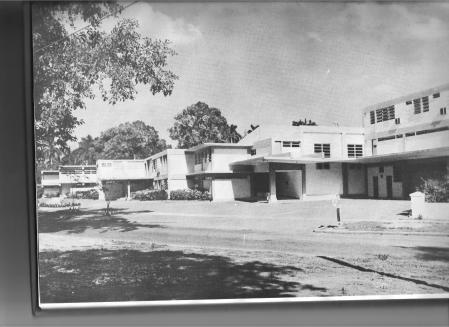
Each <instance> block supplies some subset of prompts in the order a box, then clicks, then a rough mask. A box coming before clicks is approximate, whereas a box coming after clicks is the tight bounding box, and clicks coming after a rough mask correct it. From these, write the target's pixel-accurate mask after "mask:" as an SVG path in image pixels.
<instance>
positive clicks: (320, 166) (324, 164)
mask: <svg viewBox="0 0 449 327" xmlns="http://www.w3.org/2000/svg"><path fill="white" fill-rule="evenodd" d="M316 169H319V170H321V169H330V164H329V163H328V162H317V163H316Z"/></svg>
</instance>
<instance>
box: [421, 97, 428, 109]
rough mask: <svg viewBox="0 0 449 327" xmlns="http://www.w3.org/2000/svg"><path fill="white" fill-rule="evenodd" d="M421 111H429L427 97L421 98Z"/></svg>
mask: <svg viewBox="0 0 449 327" xmlns="http://www.w3.org/2000/svg"><path fill="white" fill-rule="evenodd" d="M422 111H423V112H426V111H429V97H423V98H422Z"/></svg>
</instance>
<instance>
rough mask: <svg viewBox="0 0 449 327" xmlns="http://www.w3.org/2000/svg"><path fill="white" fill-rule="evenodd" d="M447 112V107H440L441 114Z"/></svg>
mask: <svg viewBox="0 0 449 327" xmlns="http://www.w3.org/2000/svg"><path fill="white" fill-rule="evenodd" d="M445 114H446V107H443V108H440V115H445Z"/></svg>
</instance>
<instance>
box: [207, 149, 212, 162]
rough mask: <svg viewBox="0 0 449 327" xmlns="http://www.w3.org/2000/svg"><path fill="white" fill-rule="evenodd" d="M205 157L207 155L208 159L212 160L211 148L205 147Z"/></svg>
mask: <svg viewBox="0 0 449 327" xmlns="http://www.w3.org/2000/svg"><path fill="white" fill-rule="evenodd" d="M207 157H208V161H209V162H211V161H212V148H209V149H207Z"/></svg>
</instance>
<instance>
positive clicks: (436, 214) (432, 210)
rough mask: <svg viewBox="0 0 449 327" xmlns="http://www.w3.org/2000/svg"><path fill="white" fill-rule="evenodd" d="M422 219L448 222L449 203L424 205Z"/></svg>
mask: <svg viewBox="0 0 449 327" xmlns="http://www.w3.org/2000/svg"><path fill="white" fill-rule="evenodd" d="M423 219H446V220H449V203H429V202H426V203H425V204H424V210H423Z"/></svg>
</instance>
